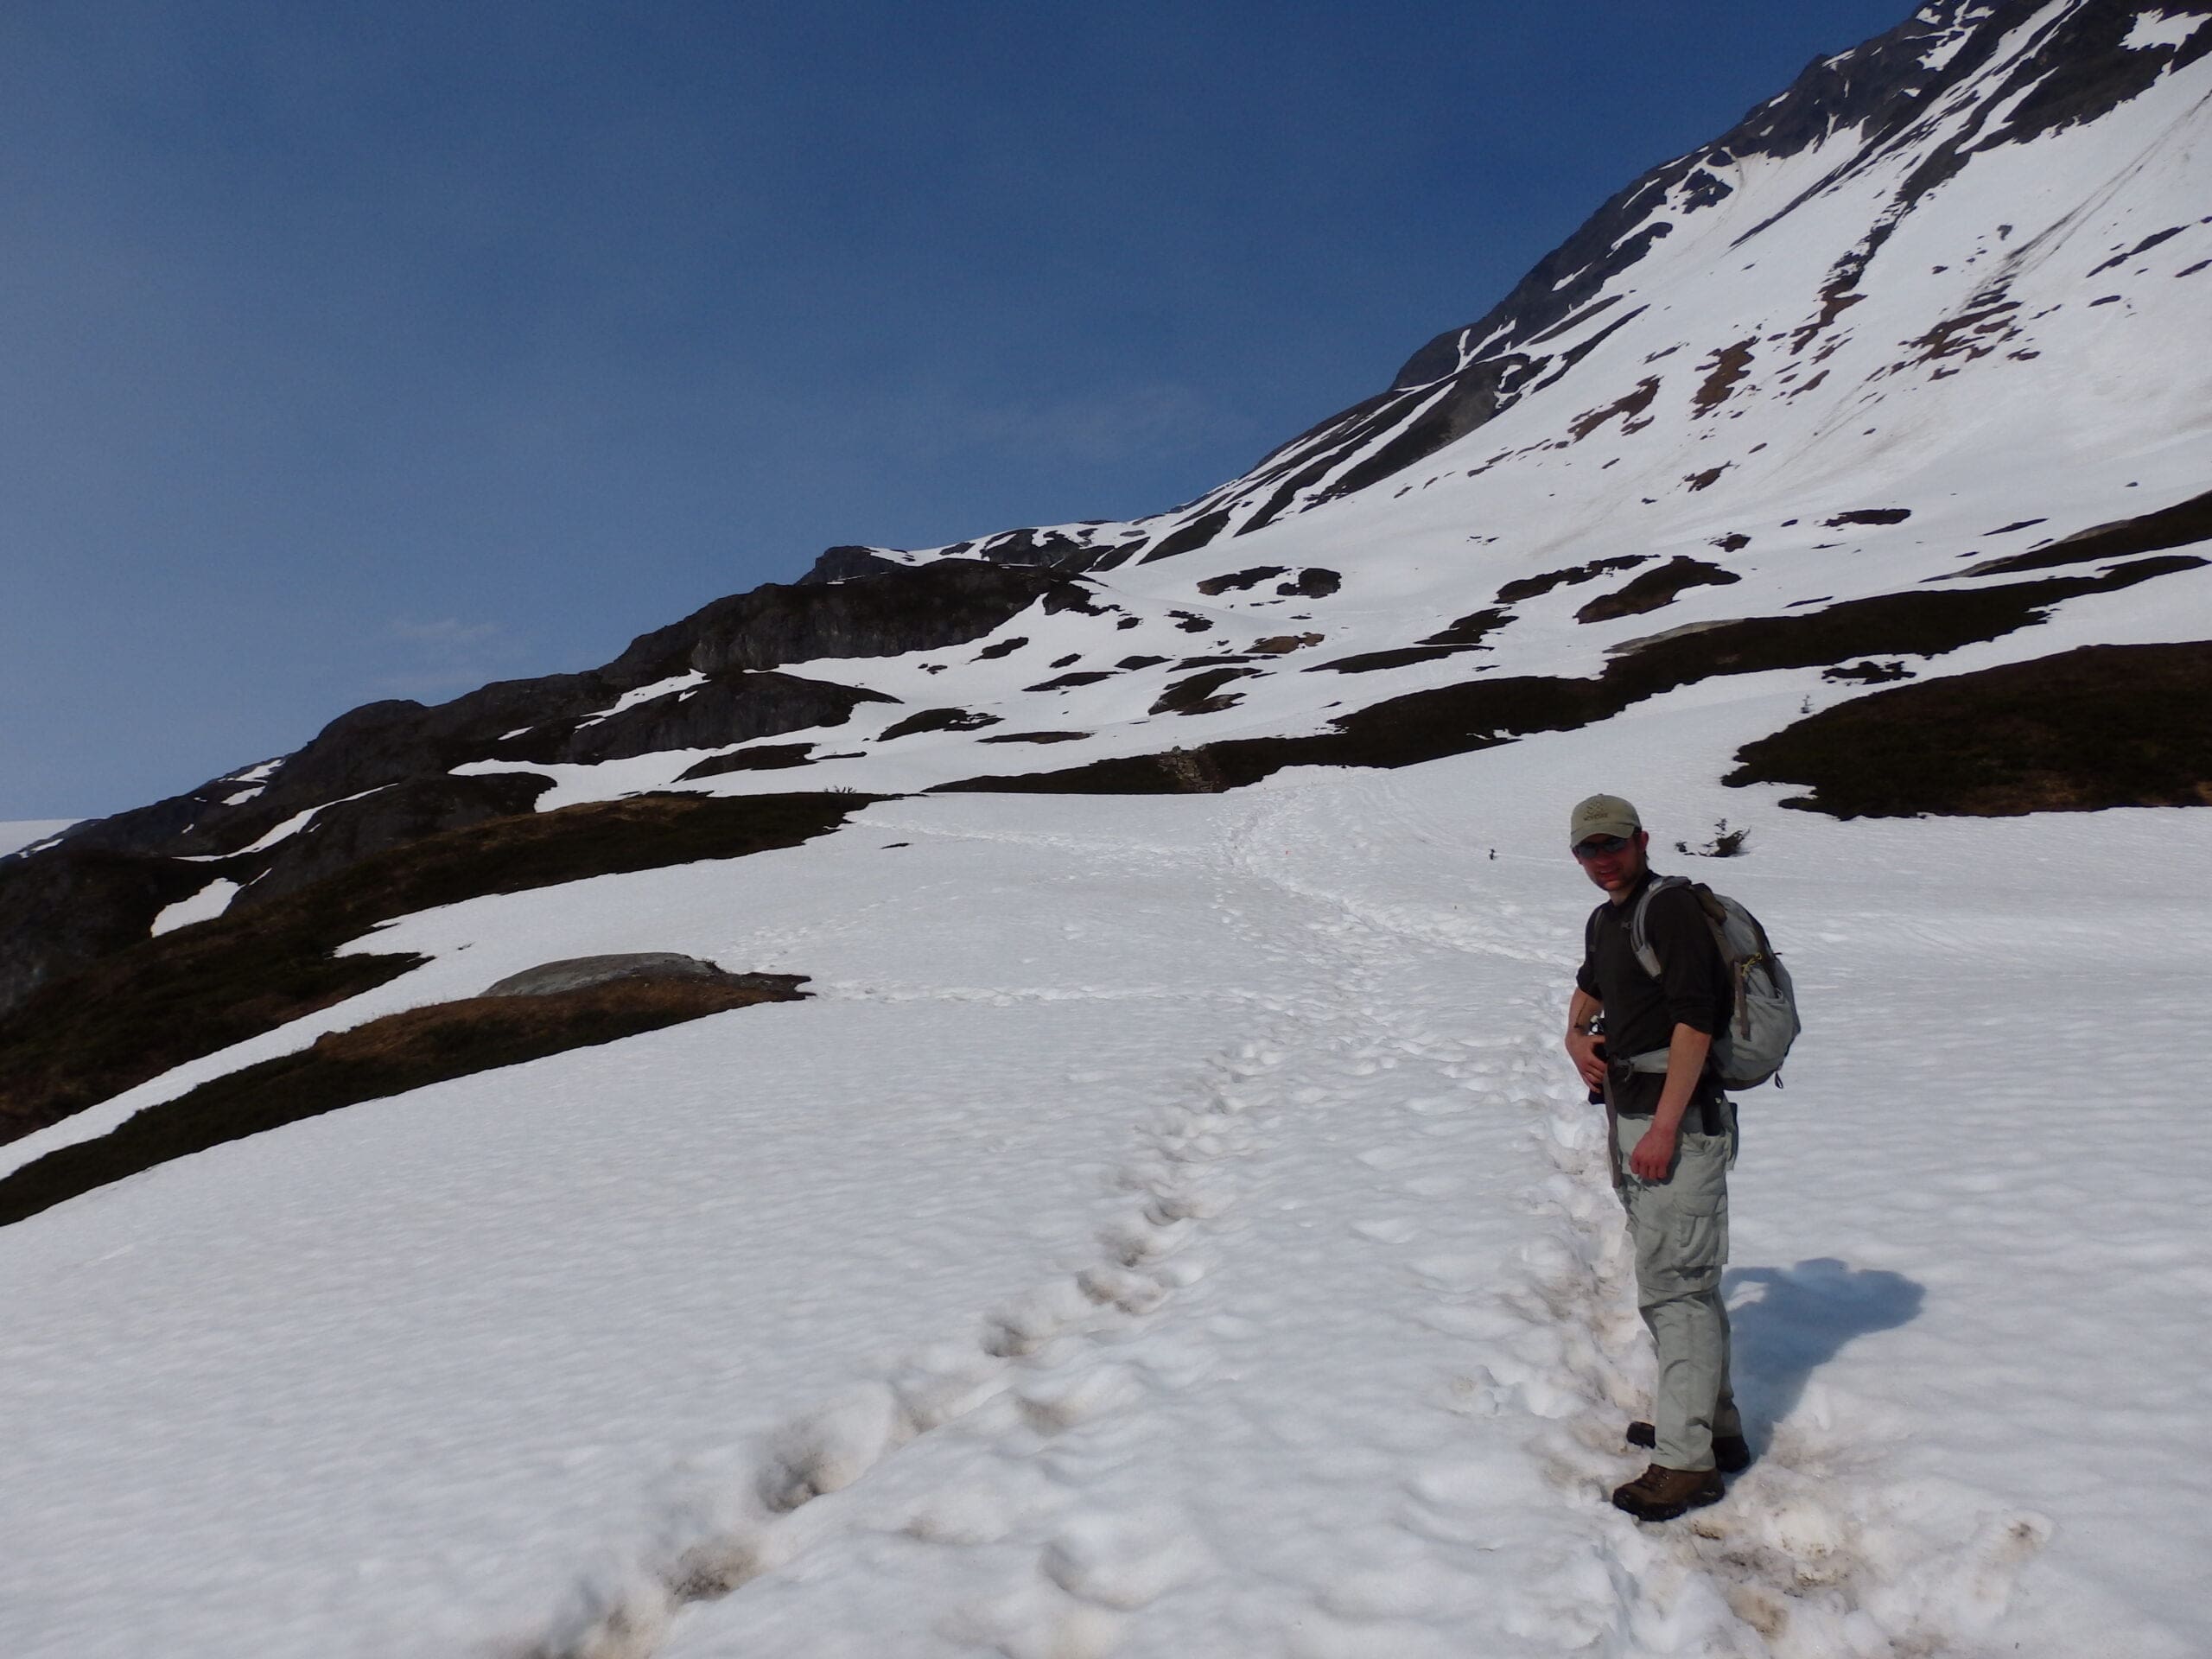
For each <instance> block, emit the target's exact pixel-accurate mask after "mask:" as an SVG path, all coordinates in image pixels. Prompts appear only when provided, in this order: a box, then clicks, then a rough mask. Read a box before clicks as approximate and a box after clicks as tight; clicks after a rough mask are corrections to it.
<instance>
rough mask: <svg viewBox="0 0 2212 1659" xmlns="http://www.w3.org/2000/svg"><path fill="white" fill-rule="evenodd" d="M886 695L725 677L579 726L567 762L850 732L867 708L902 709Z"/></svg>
mask: <svg viewBox="0 0 2212 1659" xmlns="http://www.w3.org/2000/svg"><path fill="white" fill-rule="evenodd" d="M896 701H898V699H896V698H895V697H887V696H884V695H883V693H882V692H880V691H869V690H863V689H861V688H860V687H858V686H850V685H833V684H831V683H829V682H828V681H826V680H812V679H804V678H802V677H799V676H798V675H796V674H776V673H754V674H747V673H733V672H730V671H727V670H725V671H721V673H719V674H717V675H716V676H715V677H712V678H709V680H708V681H707V682H706V683H705V684H703V685H697V686H693V687H691V688H690V689H688V690H683V691H676V692H671V694H669V695H668V696H664V697H655V698H654V699H652V701H651V702H640V703H637V704H634V705H632V707H630V708H628V709H624V710H623V711H622V712H621V713H620V714H619V715H608V716H607V718H606V719H604V720H601V721H594V722H593V723H591V724H589V725H584V726H579V727H578V728H575V730H574V731H572V732H571V733H570V734H569V736H568V737H567V739H566V740H565V741H563V744H562V746H561V756H560V758H561V759H562V760H571V761H579V762H583V763H587V764H588V763H590V762H592V761H597V760H622V759H624V758H626V757H627V756H630V755H637V754H658V753H662V752H663V751H665V750H669V749H718V748H721V747H725V746H726V745H728V744H731V743H749V742H751V741H753V739H755V738H760V737H780V736H782V735H783V734H785V732H801V731H805V730H808V729H810V728H813V727H817V726H842V725H843V724H844V723H845V722H846V721H848V720H849V719H850V718H852V713H853V710H854V709H855V708H857V707H858V706H859V705H860V704H861V703H863V702H896Z"/></svg>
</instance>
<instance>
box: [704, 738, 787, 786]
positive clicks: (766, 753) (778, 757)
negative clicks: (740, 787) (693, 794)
mask: <svg viewBox="0 0 2212 1659" xmlns="http://www.w3.org/2000/svg"><path fill="white" fill-rule="evenodd" d="M813 755H814V745H813V744H811V743H763V744H760V745H759V746H758V747H753V748H750V749H740V750H738V751H737V752H736V753H734V754H715V755H709V756H708V757H707V759H705V760H702V761H701V762H699V764H698V765H697V766H690V767H687V768H686V769H685V770H684V771H683V772H681V773H680V774H679V775H678V776H677V780H676V781H677V783H679V784H686V783H690V781H691V780H692V779H695V778H719V777H721V776H722V775H723V774H724V773H726V772H780V771H782V770H783V769H785V767H788V766H804V765H806V764H807V762H808V761H809V760H811V759H812V758H813Z"/></svg>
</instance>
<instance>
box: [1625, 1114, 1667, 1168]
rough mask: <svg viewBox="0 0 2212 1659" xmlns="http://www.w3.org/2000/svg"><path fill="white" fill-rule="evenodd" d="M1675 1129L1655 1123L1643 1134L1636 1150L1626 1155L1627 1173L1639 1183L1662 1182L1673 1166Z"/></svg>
mask: <svg viewBox="0 0 2212 1659" xmlns="http://www.w3.org/2000/svg"><path fill="white" fill-rule="evenodd" d="M1678 1135H1679V1129H1678V1128H1661V1127H1660V1126H1659V1125H1658V1124H1657V1123H1656V1122H1654V1123H1653V1124H1652V1126H1651V1127H1650V1128H1648V1129H1646V1130H1645V1131H1644V1132H1643V1140H1641V1141H1637V1143H1636V1150H1635V1151H1634V1152H1632V1153H1630V1154H1629V1155H1628V1173H1630V1174H1631V1175H1633V1176H1635V1177H1636V1178H1637V1179H1638V1180H1639V1181H1663V1180H1665V1179H1667V1177H1668V1174H1669V1172H1670V1171H1671V1170H1672V1169H1673V1168H1674V1166H1675V1141H1676V1138H1677V1136H1678Z"/></svg>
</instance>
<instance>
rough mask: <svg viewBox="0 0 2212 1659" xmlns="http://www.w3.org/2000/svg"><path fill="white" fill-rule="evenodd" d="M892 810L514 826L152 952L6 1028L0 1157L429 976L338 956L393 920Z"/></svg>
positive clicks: (813, 801) (46, 992)
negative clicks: (164, 1079)
mask: <svg viewBox="0 0 2212 1659" xmlns="http://www.w3.org/2000/svg"><path fill="white" fill-rule="evenodd" d="M880 798H881V797H879V796H873V795H842V794H828V793H808V794H789V795H747V796H736V797H732V798H715V797H711V796H702V795H639V796H635V797H632V798H630V799H628V800H623V801H598V802H593V803H590V804H586V805H582V806H571V807H563V808H562V809H561V810H558V811H554V812H533V813H518V814H516V815H515V816H513V817H504V818H493V819H491V820H490V821H488V822H486V823H479V824H474V825H471V826H470V827H468V828H467V829H452V830H448V831H446V832H445V833H444V834H442V835H437V836H429V838H427V839H425V840H423V841H418V842H409V843H407V844H405V845H404V846H400V847H395V848H392V849H390V850H388V851H386V852H382V853H378V854H373V855H371V856H370V857H368V858H365V859H364V860H362V861H360V862H359V863H358V864H354V865H352V866H349V867H348V868H346V869H344V870H341V871H340V872H339V873H338V874H335V875H333V876H328V877H326V878H325V879H324V880H321V881H317V882H315V883H314V884H312V885H311V886H308V887H302V888H301V889H300V890H299V891H297V892H296V893H287V894H285V895H283V897H281V898H278V899H271V900H270V902H269V903H267V904H265V905H259V906H254V907H252V908H251V909H250V910H245V911H238V910H233V911H232V912H230V913H228V914H226V915H223V916H219V917H217V918H215V919H214V920H213V921H208V922H202V923H200V924H199V925H196V926H193V927H184V928H179V929H178V930H176V931H175V932H173V933H164V934H162V935H161V936H160V937H159V938H150V939H147V940H144V941H143V942H141V943H140V944H135V945H132V946H131V947H130V948H129V949H127V950H121V951H118V952H117V953H116V954H115V955H113V956H111V957H104V958H102V959H101V960H100V961H99V962H96V963H93V964H92V966H91V967H89V968H87V969H85V970H84V971H83V972H81V973H78V974H75V975H73V976H70V977H68V978H67V979H63V980H59V981H56V982H54V983H52V984H49V985H47V986H44V987H42V988H41V989H40V990H39V991H38V992H37V993H36V994H35V995H33V996H32V997H31V998H30V1000H29V1001H27V1002H25V1003H24V1004H23V1005H22V1007H19V1008H17V1009H16V1010H15V1011H14V1012H13V1013H11V1014H9V1015H8V1017H7V1018H6V1019H5V1020H0V1141H12V1140H15V1139H16V1138H17V1137H18V1136H21V1135H28V1134H29V1133H30V1132H31V1131H32V1130H34V1129H37V1128H44V1127H45V1126H46V1125H48V1124H49V1123H55V1122H60V1120H61V1119H63V1118H65V1117H67V1116H70V1115H71V1114H72V1113H73V1112H77V1111H80V1110H82V1109H84V1108H85V1107H87V1106H90V1105H92V1104H94V1103H97V1102H99V1101H102V1100H105V1099H107V1098H109V1097H110V1096H114V1095H117V1094H120V1093H121V1092H122V1091H123V1090H125V1089H129V1088H131V1087H133V1086H135V1085H137V1084H141V1083H143V1082H145V1081H146V1080H147V1079H149V1078H150V1077H159V1076H160V1075H161V1074H162V1072H164V1071H168V1070H169V1069H170V1068H171V1067H173V1066H178V1065H183V1064H184V1063H185V1062H187V1061H188V1060H195V1059H198V1058H200V1057H201V1056H203V1055H207V1054H212V1053H213V1052H216V1051H217V1050H219V1049H223V1048H228V1047H229V1046H231V1045H232V1044H233V1043H240V1042H244V1041H245V1039H248V1038H250V1037H257V1036H259V1035H260V1034H261V1033H264V1032H266V1031H273V1030H274V1029H276V1028H277V1027H278V1026H281V1025H284V1024H286V1023H288V1022H289V1021H291V1020H296V1019H298V1018H300V1017H301V1016H302V1015H303V1014H312V1013H315V1011H316V1010H317V1009H320V1008H326V1007H330V1006H331V1005H332V1004H334V1003H337V1002H341V1001H345V1000H346V998H347V997H350V996H354V995H359V993H361V992H362V991H365V990H368V989H369V988H372V987H373V986H377V985H381V984H383V983H385V982H386V981H388V980H391V979H394V978H397V976H399V975H401V974H404V973H405V972H407V971H408V970H409V969H411V968H415V967H417V966H419V965H420V964H421V963H422V960H423V959H422V958H421V957H416V956H402V955H382V956H374V955H350V956H344V957H340V956H336V955H334V954H333V953H334V951H335V950H337V948H338V947H339V946H340V945H341V944H346V943H347V942H348V941H350V940H353V939H358V938H360V937H361V936H362V935H364V934H365V933H367V932H369V931H371V930H372V929H373V928H374V927H376V926H377V925H378V924H379V923H381V922H385V921H389V920H391V919H392V918H395V917H399V916H404V915H407V914H409V913H410V912H415V911H419V910H429V909H430V908H432V907H433V906H438V905H449V904H455V903H458V902H460V901H461V900H462V899H474V898H478V897H480V896H482V895H484V894H486V893H520V892H523V891H525V890H526V889H529V888H531V887H552V886H554V885H556V884H557V883H560V882H563V881H575V880H582V879H583V878H585V877H587V876H593V875H607V874H618V873H621V872H626V871H633V870H650V869H658V868H662V867H664V866H666V865H671V864H689V863H692V862H695V861H698V860H701V859H709V858H739V857H743V856H745V855H748V854H752V853H760V852H766V851H770V850H772V849H776V848H781V847H795V846H797V845H798V844H799V843H800V842H804V841H807V840H810V839H811V838H812V837H814V836H819V835H823V834H826V833H827V832H828V831H829V830H831V829H836V827H837V826H838V825H839V824H841V823H843V822H844V821H845V820H846V818H848V817H850V816H851V815H852V814H853V813H855V812H857V811H858V810H860V809H861V808H862V807H864V806H866V805H868V804H870V803H871V802H873V801H875V800H878V799H880Z"/></svg>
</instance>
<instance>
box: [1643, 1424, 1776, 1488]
mask: <svg viewBox="0 0 2212 1659" xmlns="http://www.w3.org/2000/svg"><path fill="white" fill-rule="evenodd" d="M1627 1438H1628V1443H1629V1444H1630V1446H1642V1447H1643V1448H1644V1450H1646V1451H1647V1452H1648V1451H1649V1450H1650V1449H1651V1448H1652V1447H1653V1446H1656V1445H1658V1444H1659V1433H1658V1431H1657V1430H1656V1429H1655V1428H1653V1427H1651V1425H1650V1424H1649V1423H1630V1425H1629V1426H1628V1437H1627ZM1713 1466H1714V1467H1715V1468H1717V1469H1719V1471H1720V1472H1721V1473H1722V1474H1724V1475H1740V1474H1742V1473H1743V1472H1744V1471H1745V1470H1746V1469H1748V1468H1750V1467H1751V1442H1750V1441H1749V1440H1745V1438H1744V1437H1743V1436H1742V1435H1740V1434H1716V1435H1714V1436H1713Z"/></svg>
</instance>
